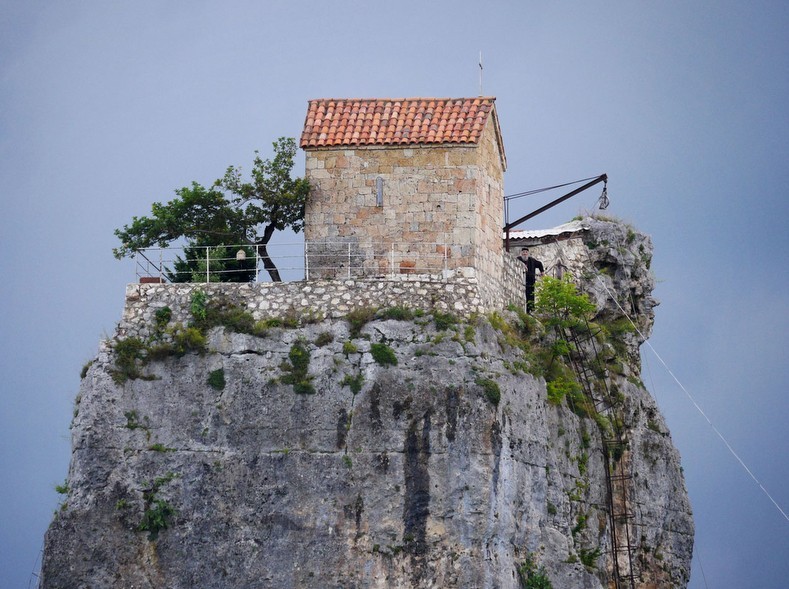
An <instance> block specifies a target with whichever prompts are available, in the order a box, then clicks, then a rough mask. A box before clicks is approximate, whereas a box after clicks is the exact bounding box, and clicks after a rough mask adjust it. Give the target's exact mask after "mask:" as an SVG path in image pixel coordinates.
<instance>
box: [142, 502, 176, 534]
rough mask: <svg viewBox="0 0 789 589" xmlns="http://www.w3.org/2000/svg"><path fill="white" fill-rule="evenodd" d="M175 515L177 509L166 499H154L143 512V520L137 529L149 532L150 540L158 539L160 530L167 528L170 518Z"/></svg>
mask: <svg viewBox="0 0 789 589" xmlns="http://www.w3.org/2000/svg"><path fill="white" fill-rule="evenodd" d="M173 515H175V509H173V506H172V505H170V503H168V502H167V501H165V500H164V499H154V500H153V501H151V503H150V504H149V505H148V507H146V509H145V511H144V512H143V514H142V520H141V521H140V525H139V526H137V529H138V530H139V531H140V532H148V539H149V540H156V538H158V537H159V532H160V531H162V530H166V529H167V526H168V520H169V519H170V518H171V517H172V516H173Z"/></svg>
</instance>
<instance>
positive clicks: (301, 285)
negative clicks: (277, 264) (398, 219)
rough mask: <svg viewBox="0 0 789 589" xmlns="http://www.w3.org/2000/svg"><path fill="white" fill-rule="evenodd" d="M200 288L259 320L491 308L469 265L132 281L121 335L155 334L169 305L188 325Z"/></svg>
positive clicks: (174, 317) (464, 313)
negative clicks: (364, 276)
mask: <svg viewBox="0 0 789 589" xmlns="http://www.w3.org/2000/svg"><path fill="white" fill-rule="evenodd" d="M198 290H201V291H203V292H205V293H206V295H208V300H209V301H211V300H221V301H224V302H227V303H230V304H232V305H235V306H237V307H240V308H242V309H245V310H247V311H249V312H250V313H251V314H252V316H253V317H254V318H255V319H256V320H262V319H274V318H277V319H281V318H284V317H287V316H289V315H293V314H295V315H296V316H302V317H303V316H310V315H312V316H314V317H318V318H322V317H326V318H329V317H331V318H338V317H344V316H345V315H347V314H348V313H349V312H351V311H354V310H356V309H360V308H369V307H374V308H387V307H397V306H401V307H408V308H412V309H422V310H424V311H428V312H429V311H433V310H437V311H441V312H445V313H446V312H449V313H453V314H455V315H458V316H462V317H468V316H470V315H472V314H474V313H485V312H486V311H488V310H489V308H490V305H489V303H488V302H486V300H485V298H484V297H483V295H482V293H481V292H480V287H479V283H478V281H477V277H476V273H475V272H474V270H473V269H471V268H464V269H462V271H458V272H456V273H455V274H454V275H453V276H451V277H449V278H447V279H446V280H442V279H441V277H440V276H426V275H422V276H420V275H408V276H399V277H396V278H395V279H392V280H317V281H300V282H274V283H271V282H266V283H244V284H236V283H221V284H219V283H210V284H200V283H178V284H129V285H128V286H127V287H126V306H125V308H124V312H123V319H122V320H121V323H120V325H119V334H120V335H122V336H129V335H136V336H140V337H147V336H149V335H151V333H150V329H151V328H152V326H153V325H154V323H155V314H156V311H157V310H158V309H161V308H163V307H169V308H170V310H171V311H172V319H171V320H172V321H173V322H176V323H184V324H185V323H188V322H189V320H190V319H191V312H190V305H191V299H192V294H193V293H194V292H195V291H198Z"/></svg>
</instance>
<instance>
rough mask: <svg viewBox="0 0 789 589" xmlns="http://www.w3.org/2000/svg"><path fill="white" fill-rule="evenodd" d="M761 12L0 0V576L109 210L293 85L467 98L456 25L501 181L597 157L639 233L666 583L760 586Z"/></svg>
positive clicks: (774, 190)
mask: <svg viewBox="0 0 789 589" xmlns="http://www.w3.org/2000/svg"><path fill="white" fill-rule="evenodd" d="M787 30H789V3H786V2H783V1H774V2H770V1H766V0H764V1H760V0H751V1H749V2H743V1H741V0H738V1H732V0H718V1H715V2H712V1H706V0H697V1H694V2H687V1H677V0H666V1H663V2H632V1H631V2H625V1H622V2H615V1H611V2H580V1H578V2H550V1H547V0H546V1H532V0H517V1H516V0H513V1H510V2H502V1H495V0H489V1H488V2H485V3H482V2H468V1H466V0H454V1H445V0H434V1H432V2H414V1H412V0H400V1H399V2H397V3H388V2H387V3H384V2H376V1H374V0H373V1H371V0H367V1H365V2H359V1H343V0H336V1H334V2H320V3H319V2H307V1H304V0H301V1H299V0H290V1H288V2H274V1H261V0H257V1H241V0H238V1H237V0H223V1H222V2H208V1H200V0H190V1H188V2H187V1H183V0H170V1H168V2H161V1H152V0H139V1H137V2H119V1H112V0H102V1H98V0H84V1H81V2H74V1H65V2H43V1H41V0H24V1H23V0H6V1H5V2H4V3H3V9H2V11H0V277H2V280H0V312H1V313H2V323H1V324H0V325H1V326H2V327H1V329H0V349H1V350H2V353H1V354H0V374H2V378H0V473H2V477H3V484H2V485H0V522H2V523H0V586H2V587H27V586H28V584H29V583H30V582H31V573H32V572H33V571H35V570H36V569H37V567H38V564H39V559H40V551H41V547H42V542H43V536H44V532H45V530H46V528H47V526H48V524H49V522H50V521H51V518H52V514H53V511H54V510H55V509H57V506H58V503H59V500H60V497H59V495H58V494H57V493H56V492H55V490H54V487H55V485H57V484H61V483H62V482H63V480H64V479H65V477H66V474H67V470H68V462H69V457H70V432H69V423H70V420H71V416H72V411H73V401H74V398H75V396H76V393H77V390H78V387H79V372H80V369H81V367H82V366H83V364H85V362H87V361H88V360H90V359H91V358H92V357H93V356H94V355H95V354H96V351H97V347H98V343H99V341H100V340H101V339H102V338H105V337H108V336H109V335H110V334H112V333H113V331H114V328H115V324H116V323H117V322H118V320H119V319H120V317H121V312H122V308H123V302H124V292H125V285H126V283H128V282H132V281H134V279H135V278H134V269H133V266H132V265H131V263H130V262H129V261H117V260H115V259H114V258H113V257H112V253H111V250H112V248H113V247H114V246H116V245H118V243H117V240H116V238H115V237H114V235H113V230H114V229H115V228H117V227H120V226H122V225H123V224H125V223H128V222H129V221H130V220H131V217H132V216H133V215H144V214H146V213H147V212H149V211H150V206H151V203H152V202H154V201H165V200H168V199H170V198H172V197H173V190H174V189H176V188H178V187H181V186H185V185H188V184H189V183H191V182H192V181H193V180H194V181H198V182H201V183H204V184H209V183H211V182H212V181H213V180H214V179H216V178H218V177H220V176H221V175H222V174H223V172H224V170H225V169H226V168H227V166H229V165H241V166H244V167H246V169H249V167H250V166H251V163H252V158H253V155H254V151H255V150H260V151H261V153H262V154H263V155H264V156H265V155H269V154H270V153H271V143H272V142H273V141H274V140H275V139H276V138H278V137H280V136H292V137H298V135H299V134H300V132H301V128H302V125H303V123H304V116H305V114H306V107H307V100H308V99H311V98H324V97H416V96H422V97H427V96H433V97H469V96H476V95H478V94H479V93H480V87H479V66H478V60H479V53H480V51H481V52H482V54H483V65H484V71H483V88H482V93H483V94H485V95H493V96H496V97H497V101H496V107H497V111H498V115H499V119H500V123H501V128H502V134H503V138H504V145H505V149H506V153H507V158H508V164H509V168H508V171H507V173H506V176H505V193H507V194H512V193H516V192H522V191H526V190H531V189H535V188H541V187H544V186H550V185H554V184H559V183H562V182H567V181H572V180H577V179H580V178H586V177H590V176H596V175H598V174H601V173H603V172H605V173H607V174H608V176H609V184H608V193H609V197H610V199H611V206H610V207H609V209H608V211H607V213H608V214H610V215H614V216H617V217H620V218H622V219H624V220H626V221H628V222H630V223H632V224H633V225H635V226H636V227H637V228H638V229H639V230H641V231H643V232H645V233H647V234H649V235H651V236H652V239H653V242H654V246H655V255H654V260H653V264H652V268H653V270H654V272H655V275H656V278H657V280H658V283H657V287H656V290H655V296H656V297H657V298H658V299H659V300H660V301H661V304H660V306H659V307H658V308H657V310H656V322H655V329H654V333H653V335H652V337H651V339H650V343H651V345H652V346H653V347H654V349H655V350H656V351H657V352H658V353H659V354H660V356H661V358H662V359H663V361H664V362H665V364H666V365H667V366H668V368H669V369H670V370H671V373H673V374H674V375H675V376H676V377H677V379H678V380H679V381H680V382H681V383H682V385H683V386H684V389H685V390H683V389H682V388H681V387H680V386H679V385H678V384H677V383H676V382H675V381H674V379H673V378H672V376H671V374H670V373H669V372H668V371H667V370H666V368H664V366H663V365H662V364H661V363H660V361H659V360H658V359H657V357H655V356H654V355H653V354H652V352H651V351H649V350H644V353H643V356H644V380H645V382H646V384H647V387H648V388H649V389H650V390H651V392H652V393H653V395H654V396H655V398H656V399H657V401H658V404H659V406H660V407H661V409H662V411H663V413H664V415H665V417H666V420H667V423H668V426H669V428H670V430H671V433H672V437H673V440H674V443H675V445H676V446H677V448H678V449H679V452H680V454H681V456H682V464H683V467H684V472H685V477H686V482H687V486H688V491H689V494H690V499H691V503H692V506H693V510H694V517H695V522H696V546H695V554H694V559H693V569H692V578H691V581H690V585H689V587H690V588H692V589H700V588H705V589H706V588H707V587H715V588H716V589H726V588H742V587H753V588H758V589H771V588H782V587H785V586H786V579H787V578H789V558H787V554H789V520H787V519H786V517H785V516H783V515H782V514H781V512H780V510H779V509H778V508H777V507H776V506H775V505H774V504H773V503H772V502H771V500H770V498H769V497H768V496H767V494H766V493H769V494H770V495H771V496H772V498H773V499H774V500H775V501H776V502H777V503H778V505H779V506H780V507H781V508H782V509H783V510H784V511H787V510H789V460H787V457H788V456H787V449H789V428H787V427H786V423H785V422H786V419H787V415H788V414H789V411H788V410H789V400H787V395H788V394H789V362H787V359H788V356H787V349H789V335H787V334H789V308H788V307H787V297H788V296H789V295H787V293H789V273H788V272H787V270H786V256H787V254H789V237H787V231H786V228H785V224H786V222H787V216H788V215H787V213H789V199H788V198H787V192H789V189H787V186H789V149H788V148H787V141H788V140H789V35H787V32H786V31H787ZM303 162H304V158H303V155H300V156H299V159H298V160H297V164H296V168H297V171H298V173H299V174H303V166H304V163H303ZM598 195H599V191H598V190H597V189H594V190H591V191H589V192H588V193H584V194H581V195H579V196H577V197H575V198H573V199H571V200H570V201H568V202H566V203H565V204H563V205H561V206H559V207H556V208H555V209H552V210H551V211H549V212H547V213H545V214H543V215H542V216H540V217H537V218H535V219H533V220H532V221H530V222H529V224H528V225H527V226H526V227H524V228H544V227H550V226H553V225H557V224H559V223H562V222H564V221H567V220H569V219H570V218H571V217H573V216H575V215H576V214H578V213H579V212H583V211H591V210H592V209H593V205H594V202H595V200H596V198H597V196H598ZM556 196H558V195H556ZM534 198H535V199H536V200H531V201H530V200H526V199H521V200H520V201H518V205H517V206H516V207H514V208H513V209H512V214H513V215H518V214H519V213H520V215H522V214H525V213H526V212H529V211H530V210H532V209H534V208H537V207H538V206H540V205H542V204H544V203H545V202H547V200H546V199H545V196H544V195H543V196H542V197H534ZM540 198H542V200H539V199H540ZM518 207H521V208H518ZM520 215H518V216H520ZM511 218H515V217H514V216H513V217H511ZM298 238H299V236H294V235H292V234H290V235H287V234H283V235H280V236H277V237H276V238H275V239H277V240H279V242H280V243H286V242H293V241H297V240H298ZM685 391H687V393H688V394H689V395H690V396H692V398H693V399H694V400H695V402H696V403H697V404H698V406H699V407H700V408H701V409H703V411H704V414H705V415H706V418H705V417H704V416H702V414H700V413H699V411H698V410H697V409H696V407H695V406H694V403H693V402H692V401H691V399H690V398H689V397H688V395H687V394H686V392H685ZM707 418H708V419H709V421H711V423H712V424H713V425H714V427H715V428H716V429H717V432H720V434H721V435H722V436H723V438H724V439H725V440H726V441H727V442H728V444H729V445H730V446H731V448H732V449H733V450H734V451H735V452H736V453H737V455H738V456H739V459H740V460H742V462H743V463H744V464H745V465H747V467H748V469H750V472H751V473H752V475H753V477H755V478H756V480H758V481H759V483H760V484H761V487H760V485H759V484H757V482H756V481H755V480H754V478H752V477H751V474H749V473H748V472H747V471H746V470H745V469H744V468H743V466H742V465H741V464H740V462H739V461H738V459H737V458H735V457H734V456H733V454H732V453H731V452H730V451H729V449H728V448H727V446H726V445H725V444H724V442H723V441H722V439H721V437H719V436H718V433H716V429H713V427H711V425H710V423H709V422H708V420H707Z"/></svg>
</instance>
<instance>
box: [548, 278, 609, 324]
mask: <svg viewBox="0 0 789 589" xmlns="http://www.w3.org/2000/svg"><path fill="white" fill-rule="evenodd" d="M534 309H535V314H536V315H537V316H538V317H540V318H541V319H542V320H543V321H544V322H545V324H546V325H548V326H549V327H573V326H575V325H578V324H579V323H581V322H583V320H585V319H589V318H591V315H592V314H593V313H594V311H595V306H594V303H592V302H591V301H590V300H589V297H588V296H587V295H586V294H585V293H580V292H578V288H577V287H576V286H575V283H573V281H572V276H570V275H569V274H565V275H564V276H563V277H562V278H561V279H559V278H554V277H552V276H545V277H543V278H542V280H540V282H539V283H538V284H537V290H536V300H535V305H534Z"/></svg>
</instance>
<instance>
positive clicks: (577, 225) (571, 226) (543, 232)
mask: <svg viewBox="0 0 789 589" xmlns="http://www.w3.org/2000/svg"><path fill="white" fill-rule="evenodd" d="M588 230H589V225H588V224H586V223H584V222H583V221H570V222H569V223H564V224H562V225H559V226H558V227H553V228H552V229H516V230H513V231H510V239H540V238H542V237H555V236H557V235H563V234H565V233H577V232H579V231H588ZM502 236H503V237H506V236H507V234H506V233H504V234H503V235H502Z"/></svg>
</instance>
